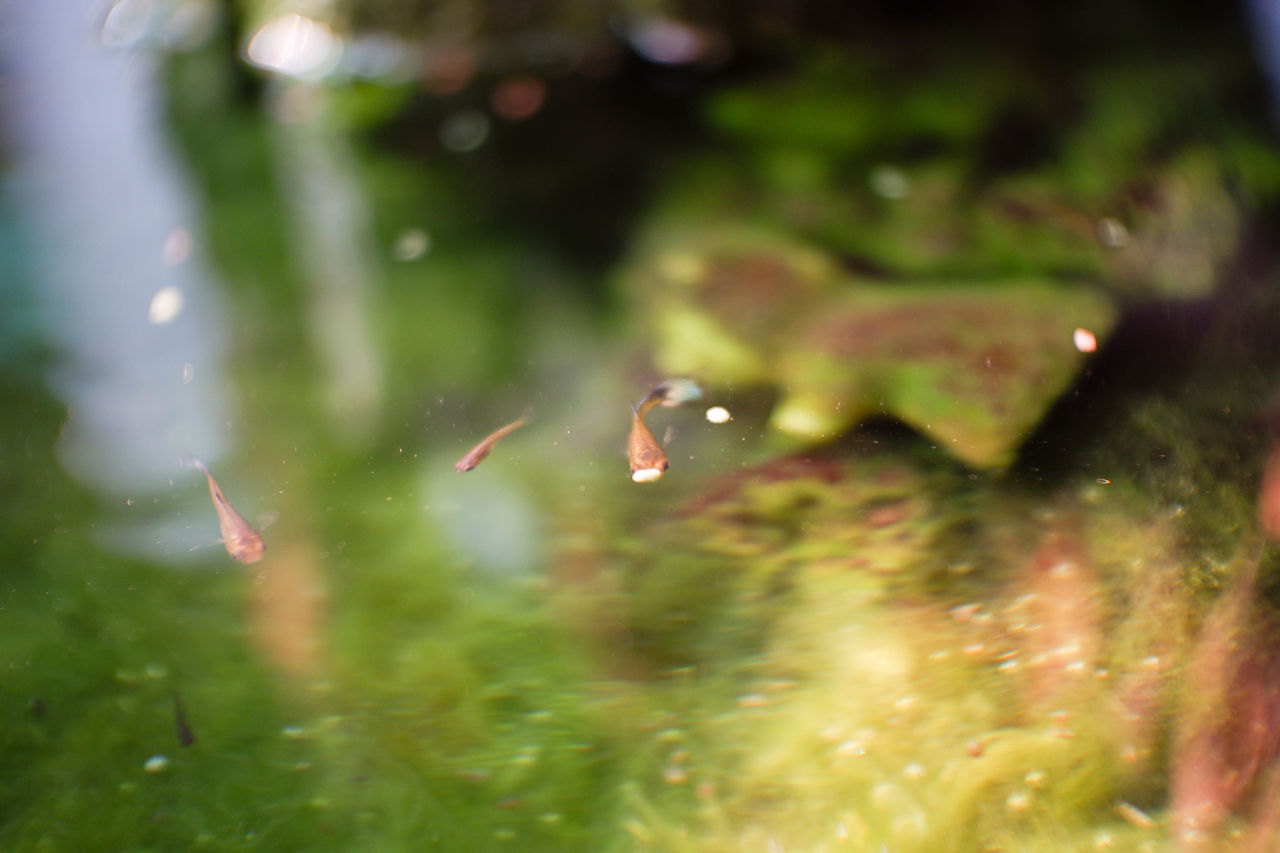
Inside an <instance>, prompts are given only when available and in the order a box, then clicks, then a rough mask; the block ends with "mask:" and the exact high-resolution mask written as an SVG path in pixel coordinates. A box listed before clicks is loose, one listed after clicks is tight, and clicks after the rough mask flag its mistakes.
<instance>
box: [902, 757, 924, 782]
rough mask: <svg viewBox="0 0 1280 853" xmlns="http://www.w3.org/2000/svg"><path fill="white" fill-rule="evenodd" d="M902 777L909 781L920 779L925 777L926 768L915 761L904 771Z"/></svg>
mask: <svg viewBox="0 0 1280 853" xmlns="http://www.w3.org/2000/svg"><path fill="white" fill-rule="evenodd" d="M902 775H903V776H906V777H907V778H908V779H920V778H922V777H923V776H924V768H923V767H921V766H920V765H919V764H917V763H916V762H914V761H913V762H911V763H910V764H908V765H907V766H906V767H904V768H903V769H902Z"/></svg>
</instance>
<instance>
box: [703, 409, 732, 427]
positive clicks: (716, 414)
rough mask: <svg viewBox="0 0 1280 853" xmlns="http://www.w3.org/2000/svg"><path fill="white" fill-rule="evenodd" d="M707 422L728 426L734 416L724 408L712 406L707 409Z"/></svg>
mask: <svg viewBox="0 0 1280 853" xmlns="http://www.w3.org/2000/svg"><path fill="white" fill-rule="evenodd" d="M707 420H709V421H711V423H713V424H727V423H728V422H729V421H731V420H733V415H731V414H729V410H728V409H726V408H725V407H724V406H712V407H711V408H709V409H707Z"/></svg>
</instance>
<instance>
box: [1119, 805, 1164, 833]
mask: <svg viewBox="0 0 1280 853" xmlns="http://www.w3.org/2000/svg"><path fill="white" fill-rule="evenodd" d="M1116 814H1118V815H1120V817H1122V818H1124V819H1125V820H1127V821H1128V822H1129V823H1131V824H1133V825H1134V826H1136V827H1138V828H1140V829H1154V828H1155V825H1156V822H1155V820H1154V819H1153V818H1152V817H1151V815H1149V814H1147V813H1146V812H1144V811H1143V810H1142V809H1140V808H1138V807H1137V806H1135V805H1133V804H1132V803H1127V802H1125V801H1124V800H1121V801H1119V802H1118V803H1116Z"/></svg>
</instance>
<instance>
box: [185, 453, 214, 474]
mask: <svg viewBox="0 0 1280 853" xmlns="http://www.w3.org/2000/svg"><path fill="white" fill-rule="evenodd" d="M178 464H179V465H181V466H182V467H184V468H198V469H199V470H201V471H203V472H204V473H205V474H208V473H209V466H208V465H205V464H204V463H203V462H201V461H200V460H199V459H197V458H196V457H194V456H188V455H186V454H184V455H182V456H179V457H178Z"/></svg>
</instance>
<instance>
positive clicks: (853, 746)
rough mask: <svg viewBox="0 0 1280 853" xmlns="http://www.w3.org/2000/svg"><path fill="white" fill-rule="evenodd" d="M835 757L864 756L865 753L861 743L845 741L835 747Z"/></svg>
mask: <svg viewBox="0 0 1280 853" xmlns="http://www.w3.org/2000/svg"><path fill="white" fill-rule="evenodd" d="M836 754H837V755H866V754H867V751H866V749H865V748H863V746H862V741H858V740H847V741H845V742H844V743H842V744H840V745H839V746H837V747H836Z"/></svg>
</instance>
